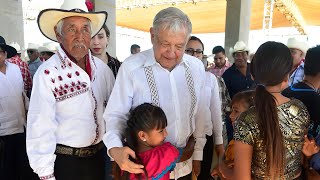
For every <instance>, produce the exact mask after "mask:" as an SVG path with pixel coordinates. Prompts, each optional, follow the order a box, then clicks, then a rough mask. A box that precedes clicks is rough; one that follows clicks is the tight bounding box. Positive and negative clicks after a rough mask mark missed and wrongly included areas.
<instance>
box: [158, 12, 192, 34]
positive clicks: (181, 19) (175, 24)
mask: <svg viewBox="0 0 320 180" xmlns="http://www.w3.org/2000/svg"><path fill="white" fill-rule="evenodd" d="M182 28H184V29H185V30H186V33H187V35H188V36H189V35H190V34H191V32H192V24H191V21H190V19H189V17H188V16H187V15H186V14H185V13H184V12H182V11H181V10H180V9H178V8H175V7H169V8H166V9H163V10H161V11H160V12H158V14H157V15H156V16H155V17H154V19H153V29H154V30H155V31H156V32H158V31H159V30H164V29H169V30H171V31H173V32H178V31H180V30H181V29H182Z"/></svg>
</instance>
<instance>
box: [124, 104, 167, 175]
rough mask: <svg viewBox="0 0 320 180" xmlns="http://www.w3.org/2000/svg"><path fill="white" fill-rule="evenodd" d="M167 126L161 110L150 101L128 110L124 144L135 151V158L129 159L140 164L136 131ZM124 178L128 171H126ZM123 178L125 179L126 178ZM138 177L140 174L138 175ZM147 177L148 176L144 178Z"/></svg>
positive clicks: (147, 130) (146, 130)
mask: <svg viewBox="0 0 320 180" xmlns="http://www.w3.org/2000/svg"><path fill="white" fill-rule="evenodd" d="M166 126H167V118H166V115H165V113H164V112H163V110H162V109H161V108H160V107H158V106H154V105H152V104H150V103H144V104H141V105H139V106H137V107H136V108H135V109H133V110H132V111H131V112H130V115H129V119H128V121H127V128H126V129H125V134H124V136H125V145H126V146H128V147H129V148H130V149H132V150H133V151H134V152H135V153H136V159H130V160H131V161H133V162H135V163H138V164H142V163H141V160H140V157H139V155H138V151H137V147H138V142H139V140H138V138H139V137H138V132H140V131H144V132H149V131H151V130H154V129H156V130H158V129H164V128H166ZM144 172H145V176H146V177H148V174H147V172H146V170H145V169H144ZM126 174H127V175H126V178H127V177H128V173H126ZM126 178H125V179H126ZM139 179H141V176H140V175H139ZM146 179H148V178H146Z"/></svg>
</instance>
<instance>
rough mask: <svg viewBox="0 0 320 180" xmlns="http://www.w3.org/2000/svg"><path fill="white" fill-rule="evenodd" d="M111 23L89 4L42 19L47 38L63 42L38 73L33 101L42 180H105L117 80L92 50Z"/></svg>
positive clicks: (36, 164) (68, 0) (30, 126)
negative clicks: (106, 114) (107, 114)
mask: <svg viewBox="0 0 320 180" xmlns="http://www.w3.org/2000/svg"><path fill="white" fill-rule="evenodd" d="M106 18H107V12H96V13H88V10H87V7H86V5H85V1H84V0H65V1H64V4H63V5H62V7H61V9H45V10H43V11H41V12H40V14H39V16H38V25H39V28H40V31H41V32H42V33H43V35H44V36H46V37H47V38H49V39H51V40H53V41H57V42H59V43H60V47H59V48H58V50H57V52H56V54H54V55H53V56H52V57H51V58H50V59H48V60H47V61H45V62H44V63H43V64H42V65H41V66H40V67H39V69H38V71H37V72H36V74H35V76H34V85H33V89H32V94H31V99H30V108H29V113H28V121H27V152H28V157H29V160H30V165H31V167H32V168H33V170H34V171H35V172H36V173H37V174H38V175H39V177H40V179H55V178H56V179H58V180H71V179H72V180H73V179H74V180H102V179H104V177H105V170H104V167H105V166H104V165H105V164H104V163H105V160H104V155H105V149H104V145H103V142H102V136H103V134H104V133H105V122H104V120H103V117H102V115H103V111H104V109H105V106H106V103H107V101H108V97H109V95H110V93H111V90H112V88H113V84H114V76H113V74H112V72H111V70H110V69H109V68H108V66H107V65H106V64H104V63H103V62H102V61H101V60H100V59H98V58H96V57H94V56H92V55H91V53H90V51H89V46H90V40H91V37H92V36H94V35H95V34H96V33H97V32H99V30H100V29H101V27H102V25H103V24H104V23H105V21H106Z"/></svg>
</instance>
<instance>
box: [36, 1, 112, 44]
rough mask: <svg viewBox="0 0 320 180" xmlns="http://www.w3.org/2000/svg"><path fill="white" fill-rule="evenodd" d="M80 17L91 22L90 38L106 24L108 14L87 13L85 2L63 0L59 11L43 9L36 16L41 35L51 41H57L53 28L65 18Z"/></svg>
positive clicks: (103, 12) (102, 12)
mask: <svg viewBox="0 0 320 180" xmlns="http://www.w3.org/2000/svg"><path fill="white" fill-rule="evenodd" d="M72 16H80V17H85V18H88V19H89V20H90V21H91V25H92V26H91V27H92V29H91V37H93V36H94V35H96V34H97V33H98V32H99V31H100V29H101V28H102V26H103V24H104V23H105V22H106V20H107V17H108V13H107V12H105V11H101V12H88V8H87V6H86V4H85V0H64V3H63V4H62V6H61V8H60V9H44V10H42V11H41V12H40V13H39V15H38V26H39V29H40V31H41V33H42V34H43V35H44V36H46V37H47V38H49V39H50V40H52V41H56V42H57V41H58V40H57V38H56V34H55V32H54V26H56V25H57V23H58V22H59V21H60V20H61V19H63V18H67V17H72Z"/></svg>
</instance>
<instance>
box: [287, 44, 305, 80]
mask: <svg viewBox="0 0 320 180" xmlns="http://www.w3.org/2000/svg"><path fill="white" fill-rule="evenodd" d="M287 46H288V48H289V49H290V52H291V56H292V58H293V66H292V71H291V74H290V78H289V81H288V84H289V86H291V85H293V84H295V83H298V82H301V81H302V80H303V77H304V57H305V56H306V53H307V51H308V49H309V46H308V44H307V43H306V42H304V41H299V40H298V39H296V38H289V39H288V42H287Z"/></svg>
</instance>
